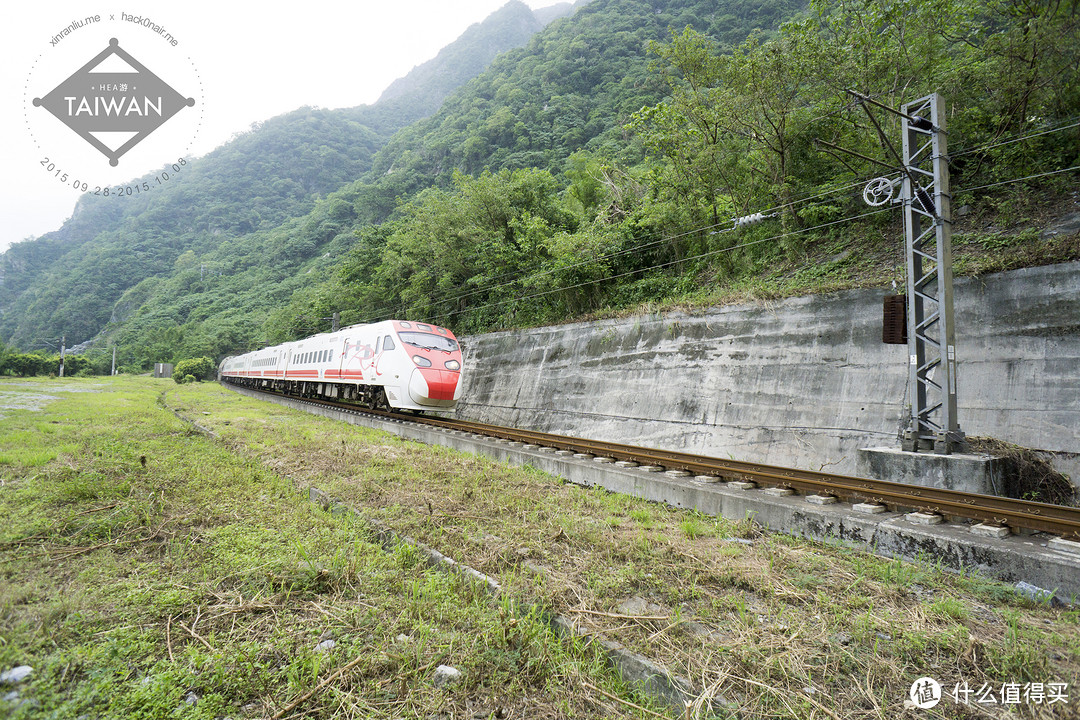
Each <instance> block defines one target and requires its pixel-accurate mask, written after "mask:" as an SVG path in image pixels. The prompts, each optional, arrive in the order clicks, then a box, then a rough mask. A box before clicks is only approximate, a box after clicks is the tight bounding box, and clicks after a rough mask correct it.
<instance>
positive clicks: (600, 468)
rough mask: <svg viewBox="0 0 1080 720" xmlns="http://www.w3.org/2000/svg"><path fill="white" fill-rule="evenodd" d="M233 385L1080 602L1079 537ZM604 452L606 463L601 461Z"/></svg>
mask: <svg viewBox="0 0 1080 720" xmlns="http://www.w3.org/2000/svg"><path fill="white" fill-rule="evenodd" d="M229 387H231V388H232V389H233V390H235V391H236V392H238V393H241V394H244V395H248V396H250V397H256V398H259V399H262V400H268V401H270V402H276V403H278V404H281V405H286V406H288V407H293V408H296V409H302V410H305V411H307V412H310V413H313V414H316V415H322V416H324V417H327V418H331V419H334V420H341V421H345V422H348V423H352V424H354V425H362V426H365V427H371V428H375V429H380V430H385V431H388V432H392V433H394V434H396V435H398V436H400V437H402V438H406V439H409V440H416V441H419V442H423V443H426V444H429V445H443V446H446V447H450V448H453V449H455V450H459V451H462V452H467V453H473V454H477V455H484V456H487V457H490V458H493V459H495V460H499V461H502V462H507V463H509V464H513V465H530V466H532V467H534V468H536V469H538V470H543V471H544V472H547V473H549V474H551V475H554V476H557V477H561V478H563V479H565V480H568V481H570V482H573V483H575V484H578V485H583V486H586V487H594V486H600V487H603V488H605V489H607V490H610V491H612V492H618V493H624V494H628V495H633V496H635V497H640V498H644V499H646V500H651V501H654V502H662V503H666V504H668V505H671V506H674V507H679V508H685V509H693V510H697V511H699V512H701V513H704V514H707V515H713V516H722V517H726V518H729V519H732V520H743V519H745V518H747V517H750V518H753V520H754V521H755V522H757V523H758V524H760V525H762V526H763V527H765V528H767V529H769V530H771V531H774V532H781V533H787V534H790V535H796V536H800V537H805V538H808V539H813V540H817V541H819V542H841V543H844V544H846V545H850V546H853V547H858V548H861V549H864V550H867V551H870V552H873V553H875V554H878V555H882V556H884V557H890V558H901V559H906V560H912V561H917V562H930V563H937V564H940V566H941V567H943V568H946V569H948V570H951V571H955V572H961V571H962V572H971V571H977V572H980V573H982V574H984V575H986V576H989V577H994V578H997V579H1000V580H1003V581H1005V582H1009V583H1015V584H1016V585H1017V588H1018V591H1019V592H1021V593H1023V594H1026V595H1028V596H1030V597H1032V598H1033V599H1035V600H1037V601H1047V602H1055V603H1058V602H1062V603H1069V604H1074V605H1075V604H1077V603H1078V602H1080V542H1076V541H1071V540H1062V539H1060V538H1057V537H1044V536H1040V535H1010V536H1007V537H1000V536H995V535H986V536H984V535H980V534H977V529H976V532H973V531H972V526H970V525H966V524H952V523H940V524H924V523H930V522H934V521H936V520H938V519H940V516H928V515H925V514H923V513H897V512H880V511H881V507H880V506H872V505H867V506H859V505H854V506H852V505H849V504H846V503H838V502H836V501H835V498H821V497H818V496H813V495H811V496H800V495H788V494H785V493H787V492H789V491H785V490H781V489H779V488H773V489H759V488H756V487H754V486H753V484H752V483H739V482H716V479H715V478H709V480H708V481H706V480H704V479H698V478H695V477H693V476H690V475H689V474H688V473H685V472H682V471H668V472H664V471H663V468H658V467H655V466H636V467H633V466H631V465H632V464H631V463H619V462H615V463H612V462H610V460H609V459H607V458H590V457H588V456H575V455H574V454H573V453H570V452H569V451H563V450H555V449H554V448H547V447H536V446H530V445H523V444H522V443H515V442H509V441H506V440H495V439H493V438H489V437H485V436H480V435H474V434H472V433H467V432H462V431H457V430H444V429H439V428H434V427H431V426H426V425H421V424H417V423H409V422H406V421H402V420H393V419H391V420H387V419H383V418H378V417H374V416H369V415H363V414H357V413H352V412H346V411H342V410H337V409H334V408H328V407H322V406H318V405H314V404H310V403H305V402H303V401H298V400H295V399H290V398H283V397H278V396H273V395H266V394H263V393H257V392H253V391H248V390H244V389H242V388H236V387H232V386H229ZM605 461H606V462H605Z"/></svg>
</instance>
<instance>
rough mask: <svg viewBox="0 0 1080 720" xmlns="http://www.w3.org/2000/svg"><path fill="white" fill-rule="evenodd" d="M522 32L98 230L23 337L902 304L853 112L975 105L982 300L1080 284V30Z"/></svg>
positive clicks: (916, 25)
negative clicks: (1071, 220)
mask: <svg viewBox="0 0 1080 720" xmlns="http://www.w3.org/2000/svg"><path fill="white" fill-rule="evenodd" d="M522 8H524V6H523V5H521V4H520V3H510V4H509V5H508V6H506V7H505V8H503V9H502V10H500V11H499V13H496V15H493V16H492V18H489V20H492V19H494V18H495V17H496V16H498V17H499V18H500V19H501V20H502V21H503V22H505V23H506V25H508V26H512V27H513V28H515V29H516V32H518V33H519V34H517V35H515V37H521V36H523V35H525V34H529V33H531V35H530V36H529V38H528V39H527V40H524V41H522V42H520V43H518V45H517V46H516V48H515V49H510V50H507V51H506V52H503V53H502V54H499V55H498V56H497V57H495V58H494V60H492V61H491V62H490V64H489V65H488V66H487V67H486V69H484V70H483V71H482V72H480V73H479V74H478V75H476V76H475V77H474V78H472V79H471V80H469V81H468V82H464V84H462V85H460V87H458V88H457V89H456V90H454V91H453V92H451V93H449V94H445V95H439V94H438V93H439V92H441V86H443V85H445V84H447V82H448V81H447V80H446V77H447V73H449V72H450V70H449V68H450V67H454V66H459V65H458V61H456V60H452V58H454V57H455V53H457V52H458V49H454V50H451V49H449V48H448V49H447V50H446V51H444V52H443V53H440V54H439V56H438V57H437V58H435V59H434V60H433V61H432V62H430V63H426V64H425V65H423V66H421V67H418V68H417V69H416V70H415V71H414V74H413V76H412V77H411V79H409V80H407V81H402V82H400V83H395V85H394V86H392V87H391V88H388V90H387V94H386V95H385V96H384V98H383V99H381V100H380V102H379V103H376V105H374V106H371V108H357V109H353V110H346V111H321V110H312V109H301V110H299V111H297V112H296V113H292V114H290V115H288V116H283V117H282V118H276V119H275V120H274V121H268V122H267V123H265V124H264V125H263V126H262V127H260V128H258V129H255V130H253V131H252V132H251V133H248V134H247V135H245V136H244V137H242V138H239V139H238V140H237V141H236V142H234V143H231V144H230V145H228V146H225V147H223V148H221V149H220V150H219V151H216V153H213V154H211V155H210V156H207V157H206V158H203V159H200V160H198V161H194V162H192V163H191V167H190V168H186V169H185V171H184V172H183V173H181V175H184V177H185V178H189V180H188V181H187V182H186V183H177V184H176V185H175V186H173V187H172V188H170V193H171V194H169V195H165V194H164V193H163V194H161V195H160V196H155V197H154V198H149V197H148V198H147V199H146V201H144V202H145V205H144V206H142V207H140V206H136V205H132V206H131V209H130V210H128V209H125V210H124V211H123V213H124V214H120V211H118V210H117V209H116V207H115V205H116V204H111V205H103V204H101V203H93V202H90V201H87V202H85V203H81V204H80V207H79V208H78V211H77V212H76V214H75V215H74V216H73V217H72V219H71V220H70V221H69V222H68V223H67V224H66V225H65V227H64V228H63V229H62V230H61V231H60V232H58V233H54V234H52V235H51V236H47V237H45V238H42V239H40V240H39V241H35V242H34V243H23V244H21V245H20V246H16V247H13V248H12V250H11V251H9V253H8V256H5V266H4V267H5V273H6V276H5V278H4V281H3V287H0V306H2V307H3V308H4V315H3V317H2V318H0V338H3V339H4V340H6V341H11V342H12V343H14V344H16V345H22V346H29V345H30V344H31V343H30V341H31V339H32V338H34V337H40V336H41V335H42V334H45V335H52V336H56V335H59V334H60V332H61V331H66V332H68V333H69V338H75V339H80V340H82V339H88V338H92V337H93V338H95V343H96V344H97V345H98V346H99V347H103V346H105V345H106V344H110V343H116V344H117V345H118V347H119V349H120V358H121V363H122V364H123V365H125V366H126V367H129V368H145V367H147V366H148V364H149V363H152V362H156V361H175V360H178V359H181V358H185V357H192V356H200V355H206V356H211V357H215V358H219V357H221V356H223V355H224V354H227V353H230V352H235V351H237V350H243V349H247V348H249V347H253V346H258V345H261V344H264V343H267V342H275V341H279V340H282V339H285V338H292V337H299V336H303V335H305V334H309V333H312V332H315V331H318V330H323V329H328V328H329V326H330V322H331V317H332V316H334V314H335V313H337V314H339V316H340V320H341V322H342V323H346V324H347V323H354V322H361V321H365V320H372V319H379V318H385V317H389V316H403V317H410V318H423V319H428V320H431V321H436V322H440V323H442V324H448V325H451V326H453V327H454V328H455V329H457V330H459V331H462V332H468V331H475V330H481V329H488V328H494V327H514V326H520V325H522V324H533V323H544V322H558V321H561V320H565V319H566V318H570V317H581V316H584V315H588V314H593V313H607V312H618V311H620V310H622V309H625V308H634V307H639V306H641V305H642V304H649V305H650V306H655V303H660V302H664V303H709V302H717V301H722V300H724V299H728V298H731V297H746V296H750V297H762V296H766V297H769V296H775V295H779V294H785V293H791V292H805V291H808V290H824V289H829V288H835V287H849V286H851V285H852V284H883V283H884V284H887V283H888V281H889V280H890V279H894V278H899V277H902V268H898V266H897V262H901V260H900V258H902V253H898V252H897V250H896V242H895V238H896V237H897V236H899V235H900V232H899V231H898V227H897V218H896V213H895V212H890V207H888V206H886V207H882V208H879V209H878V210H876V211H875V214H874V215H873V216H872V217H871V216H868V213H867V211H868V208H867V207H866V205H865V204H864V203H863V201H862V187H863V185H865V183H866V181H867V180H869V179H871V178H873V177H875V176H876V175H880V174H882V173H886V174H887V171H885V170H882V169H881V168H880V164H884V165H885V166H886V167H887V166H888V165H889V163H890V162H891V161H892V156H891V155H890V151H889V149H888V147H887V145H888V144H889V143H890V142H897V140H896V139H897V138H898V137H899V134H898V133H899V124H898V120H897V118H896V116H895V115H893V114H890V113H887V112H882V111H880V110H875V109H874V108H873V107H871V108H870V111H871V113H874V114H875V122H874V123H871V122H870V121H869V118H868V115H867V112H866V111H865V110H864V109H863V107H861V106H860V104H859V103H858V102H856V101H854V100H853V96H852V95H850V94H849V93H848V92H847V91H848V90H849V89H854V90H857V91H859V92H860V93H863V94H864V95H867V96H870V97H872V98H873V99H875V100H876V101H877V102H878V103H880V104H882V105H885V106H888V107H898V106H899V105H901V104H903V103H905V102H908V101H910V100H913V99H915V98H918V97H921V96H922V95H925V94H928V93H930V92H935V91H936V92H940V93H942V94H943V95H944V96H945V97H946V98H948V101H949V103H950V105H949V107H950V109H949V112H948V123H949V149H950V156H951V158H952V163H953V173H954V184H953V193H954V197H953V200H954V205H955V206H956V207H957V208H960V207H965V208H966V213H965V216H964V219H963V220H961V221H959V222H957V223H956V225H955V226H954V232H955V233H956V236H955V237H956V240H955V245H956V257H957V271H958V272H975V273H977V272H983V271H987V270H997V269H1005V268H1006V267H1012V266H1016V265H1017V264H1036V263H1040V262H1055V261H1058V260H1063V259H1072V258H1075V257H1080V242H1078V241H1077V239H1076V237H1075V236H1064V237H1060V238H1057V239H1054V240H1051V241H1046V242H1042V241H1040V242H1038V243H1033V242H1031V237H1032V234H1031V231H1030V230H1025V229H1024V228H1025V227H1026V225H1025V224H1024V223H1025V222H1027V221H1028V220H1029V219H1030V218H1033V217H1037V216H1040V215H1045V214H1046V213H1048V212H1052V211H1053V204H1054V203H1055V202H1056V201H1057V200H1059V199H1062V198H1065V199H1066V200H1067V199H1068V197H1069V193H1070V192H1074V191H1075V190H1076V187H1077V185H1078V179H1077V175H1076V172H1075V170H1070V168H1074V167H1075V165H1076V163H1077V161H1078V160H1080V136H1078V135H1077V133H1078V132H1080V130H1077V128H1076V123H1075V118H1076V117H1077V116H1078V115H1080V14H1078V13H1077V12H1076V10H1075V8H1072V7H1071V6H1065V5H1054V6H1052V7H1051V6H1044V5H1039V4H1036V5H1029V6H1025V7H1024V8H1020V7H1018V6H1014V5H1012V4H1009V3H1007V2H1006V0H993V1H992V2H991V3H989V4H987V3H985V2H975V0H932V1H931V2H927V3H921V4H917V5H910V6H908V5H905V6H904V8H899V7H898V6H897V7H894V6H893V5H892V4H890V3H855V4H845V5H842V6H837V5H836V4H835V3H829V2H827V0H811V2H809V3H803V2H799V1H798V0H778V1H777V2H772V3H768V4H765V3H761V2H759V1H754V2H751V1H750V0H726V1H723V0H722V1H720V2H717V1H716V0H594V1H593V2H591V3H589V4H587V5H584V6H582V5H581V4H580V3H579V4H578V6H575V11H574V12H573V13H572V14H570V15H568V16H563V17H561V18H560V19H556V20H552V21H551V22H550V23H549V24H547V25H546V26H544V27H543V29H540V30H537V28H539V27H540V26H541V25H543V22H542V20H544V19H547V16H544V17H540V16H539V15H538V14H535V13H534V14H531V15H532V17H531V18H530V14H527V13H526V12H523V10H522ZM526 10H527V8H526ZM562 10H565V8H562V9H560V10H559V12H562ZM885 28H888V30H887V31H886V30H885ZM487 31H488V30H485V29H484V28H483V27H482V26H481V27H476V28H472V29H470V31H469V32H468V33H466V35H465V36H463V37H462V42H463V43H465V44H471V45H478V46H485V47H486V46H487V45H489V44H490V43H489V41H488V40H487V39H486V38H487V35H485V34H484V33H486V32H487ZM507 32H508V34H509V31H507ZM461 62H464V60H462V61H461ZM425 84H426V85H427V86H428V87H430V88H434V89H432V90H430V91H423V90H421V89H419V88H422V87H424V86H425ZM384 103H385V104H384ZM425 103H426V104H425ZM439 103H441V104H439ZM436 104H438V108H437V110H434V111H432V110H431V109H432V108H434V107H435V105H436ZM391 108H393V110H391ZM877 127H880V128H881V133H882V134H880V135H879V134H878V132H877ZM890 138H892V139H893V140H890ZM835 147H842V148H845V149H847V150H850V151H854V152H855V153H856V154H850V153H849V154H844V153H842V152H840V151H837V150H833V148H835ZM860 156H861V157H860ZM866 158H873V159H874V161H868V160H866ZM219 162H220V164H218V163H219ZM219 167H220V168H221V169H220V171H219V172H220V175H215V168H219ZM230 172H232V173H233V174H231V175H230V174H229V173H230ZM207 188H216V189H217V190H218V191H220V193H221V195H220V196H214V195H212V194H211V193H210V192H208V191H207ZM969 188H970V190H969ZM151 201H152V202H151ZM136 209H137V210H138V211H137V212H136V211H135V210H136ZM754 213H760V217H759V218H757V219H759V220H760V222H757V223H756V224H753V225H752V226H751V225H749V224H745V223H743V224H736V223H733V221H732V219H733V218H736V217H740V216H747V217H749V216H752V215H754ZM736 225H738V227H736ZM1003 227H1008V228H1013V229H1012V230H1010V231H1009V232H1008V233H1006V234H1004V235H1002V234H1001V230H1000V228H1003ZM1036 235H1037V233H1036ZM78 243H81V246H79V247H78V248H77V252H76V245H77V244H78ZM13 251H14V252H13Z"/></svg>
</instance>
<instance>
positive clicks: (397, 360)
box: [218, 320, 462, 412]
mask: <svg viewBox="0 0 1080 720" xmlns="http://www.w3.org/2000/svg"><path fill="white" fill-rule="evenodd" d="M218 377H219V379H220V380H222V381H223V382H227V383H231V384H234V385H238V386H240V387H249V388H254V389H259V390H273V391H277V392H281V393H285V394H288V395H295V396H299V397H321V398H331V399H336V400H343V401H349V402H354V403H357V404H359V405H363V406H365V407H368V408H373V409H382V410H411V411H414V412H424V411H428V410H430V411H435V410H438V411H448V410H453V409H454V408H455V407H456V406H457V403H458V400H460V398H461V388H462V360H461V344H460V343H459V342H458V340H457V338H456V337H454V334H453V333H452V332H450V331H449V330H447V329H446V328H444V327H439V326H437V325H432V324H429V323H422V322H414V321H410V320H384V321H381V322H376V323H368V324H362V325H352V326H350V327H346V328H343V329H341V330H337V331H334V332H329V333H321V334H319V335H313V336H312V337H309V338H304V339H303V340H296V341H294V342H287V343H283V344H281V345H274V346H272V347H267V348H263V349H262V350H255V351H253V352H249V353H244V354H243V355H235V356H230V357H226V358H225V359H224V360H222V361H221V364H220V365H219V366H218Z"/></svg>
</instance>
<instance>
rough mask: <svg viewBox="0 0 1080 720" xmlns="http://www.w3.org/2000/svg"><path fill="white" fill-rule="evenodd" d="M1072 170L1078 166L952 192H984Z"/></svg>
mask: <svg viewBox="0 0 1080 720" xmlns="http://www.w3.org/2000/svg"><path fill="white" fill-rule="evenodd" d="M1073 170H1080V165H1073V166H1072V167H1067V168H1062V169H1061V170H1051V171H1050V172H1044V173H1039V174H1038V175H1028V176H1027V177H1022V178H1013V179H1012V180H1002V181H1001V182H996V183H990V184H989V185H979V186H978V187H973V188H961V189H960V190H955V191H954V192H957V193H960V192H975V191H976V190H985V189H986V188H992V187H997V186H998V185H1008V184H1010V183H1017V182H1024V181H1025V180H1035V179H1036V178H1041V177H1047V176H1049V175H1060V174H1061V173H1067V172H1071V171H1073Z"/></svg>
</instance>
